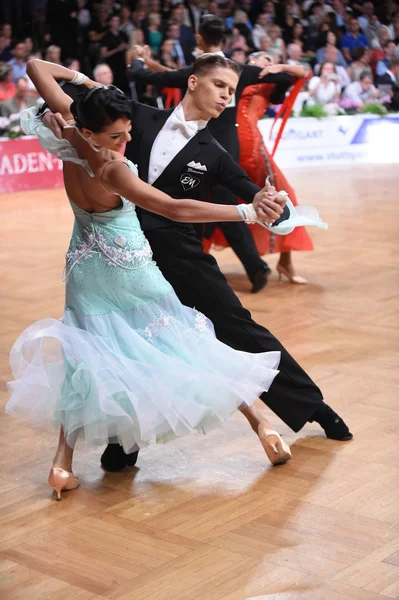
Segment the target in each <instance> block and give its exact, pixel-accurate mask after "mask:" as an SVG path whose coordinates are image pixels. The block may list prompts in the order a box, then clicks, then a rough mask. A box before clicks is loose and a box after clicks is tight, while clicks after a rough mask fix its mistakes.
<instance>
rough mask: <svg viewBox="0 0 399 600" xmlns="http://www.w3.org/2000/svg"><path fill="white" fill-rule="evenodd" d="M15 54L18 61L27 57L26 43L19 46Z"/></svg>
mask: <svg viewBox="0 0 399 600" xmlns="http://www.w3.org/2000/svg"><path fill="white" fill-rule="evenodd" d="M13 54H14V56H15V58H17V59H18V60H23V59H24V58H25V56H26V46H25V44H24V43H22V42H21V43H20V44H17V45H16V46H15V48H14V51H13Z"/></svg>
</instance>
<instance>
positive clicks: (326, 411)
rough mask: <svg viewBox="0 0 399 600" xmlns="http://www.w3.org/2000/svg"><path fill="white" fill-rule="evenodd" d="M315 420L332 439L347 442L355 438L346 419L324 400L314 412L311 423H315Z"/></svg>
mask: <svg viewBox="0 0 399 600" xmlns="http://www.w3.org/2000/svg"><path fill="white" fill-rule="evenodd" d="M313 421H316V423H318V424H319V425H320V426H321V427H322V428H323V429H324V431H325V432H326V436H327V437H328V438H330V439H331V440H339V441H341V442H347V441H349V440H351V439H352V438H353V435H352V434H351V432H350V431H349V427H348V426H347V424H346V423H345V421H343V420H342V419H341V417H340V416H339V415H337V413H336V412H334V411H333V409H332V408H330V406H328V405H327V404H324V402H323V404H322V406H321V407H320V408H319V409H318V410H317V411H316V412H315V413H314V415H313V418H312V419H311V420H310V423H313Z"/></svg>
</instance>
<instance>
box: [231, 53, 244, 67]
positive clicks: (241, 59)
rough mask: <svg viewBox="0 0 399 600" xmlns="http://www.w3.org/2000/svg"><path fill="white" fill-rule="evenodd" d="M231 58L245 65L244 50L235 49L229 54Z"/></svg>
mask: <svg viewBox="0 0 399 600" xmlns="http://www.w3.org/2000/svg"><path fill="white" fill-rule="evenodd" d="M231 60H234V62H236V63H238V64H239V65H245V63H246V62H247V59H246V56H245V52H244V50H235V52H233V53H232V55H231Z"/></svg>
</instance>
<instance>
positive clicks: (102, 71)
mask: <svg viewBox="0 0 399 600" xmlns="http://www.w3.org/2000/svg"><path fill="white" fill-rule="evenodd" d="M94 79H95V80H96V81H97V83H101V85H107V86H108V85H112V82H113V80H114V75H113V73H112V71H111V69H110V68H109V66H108V65H102V66H101V67H99V68H98V69H97V70H96V74H95V77H94Z"/></svg>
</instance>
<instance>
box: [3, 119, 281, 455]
mask: <svg viewBox="0 0 399 600" xmlns="http://www.w3.org/2000/svg"><path fill="white" fill-rule="evenodd" d="M34 115H35V109H34V111H33V112H32V111H26V112H25V117H24V119H23V127H24V129H25V131H26V132H27V133H30V134H35V135H37V136H38V137H39V140H40V142H41V143H42V145H43V146H44V147H45V148H46V149H48V150H49V151H51V152H53V153H54V154H56V155H57V156H58V157H59V158H62V159H63V160H72V161H74V162H77V163H81V164H82V168H87V169H88V165H87V163H86V164H85V161H82V160H81V159H79V158H77V156H76V152H75V150H74V149H73V148H72V146H71V145H70V144H69V142H66V140H56V138H55V137H54V136H53V135H52V134H51V132H50V131H49V130H48V129H46V128H45V127H43V126H42V125H41V124H40V122H39V121H37V120H36V119H35V118H34ZM127 164H128V166H129V168H130V169H131V170H132V171H133V172H134V173H135V174H137V170H136V167H135V166H134V165H133V164H132V163H130V162H129V161H127ZM71 207H72V210H73V212H74V215H75V223H74V228H73V233H72V239H71V242H70V245H69V249H68V251H67V254H66V268H65V278H66V296H65V311H64V315H63V317H62V318H61V319H60V320H56V319H43V320H40V321H37V322H36V323H33V325H31V326H30V327H28V328H27V329H26V330H25V331H24V332H23V333H22V334H21V335H20V336H19V338H18V339H17V341H16V342H15V344H14V346H13V348H12V351H11V355H10V362H11V367H12V372H13V377H14V380H13V381H12V382H10V383H9V387H10V390H11V398H10V400H9V402H8V404H7V407H6V411H7V412H8V413H9V414H11V415H14V416H19V417H22V418H27V419H29V420H31V421H33V422H35V423H38V424H44V423H45V422H46V421H48V420H49V421H52V422H53V423H54V424H56V425H57V426H60V425H62V426H63V428H64V432H65V435H66V438H67V440H70V442H72V441H73V440H74V439H75V438H76V436H77V435H78V434H80V435H82V436H83V437H84V438H85V439H86V440H87V441H89V442H92V443H97V444H106V443H107V442H108V439H109V438H118V439H119V441H120V443H121V444H122V445H123V448H124V450H125V451H126V452H129V451H130V450H131V449H132V448H134V447H135V446H136V445H138V446H140V447H143V446H146V445H148V444H151V443H155V442H164V441H168V440H169V439H172V438H175V437H179V436H183V435H186V434H188V433H190V432H192V431H194V430H197V431H201V432H206V431H208V430H209V429H210V428H212V427H213V426H215V425H217V424H220V423H223V422H224V421H226V419H227V418H228V417H229V416H230V415H231V414H232V413H233V412H234V411H235V410H236V409H237V408H238V407H239V406H240V405H242V404H243V405H247V406H249V405H251V404H252V403H253V402H254V401H255V399H256V397H257V396H258V395H259V394H260V393H261V392H263V391H265V390H268V389H269V387H270V385H271V383H272V382H273V379H274V378H275V377H276V375H277V374H278V370H277V368H278V364H279V360H280V353H279V352H265V353H261V354H249V353H246V352H240V351H237V350H233V349H232V348H230V347H229V346H226V345H225V344H223V343H221V342H220V341H218V340H217V339H216V337H215V334H214V330H213V326H212V323H211V322H210V321H209V320H208V319H207V318H206V317H205V316H204V315H203V314H201V313H200V312H197V311H196V310H193V309H191V308H188V307H186V306H184V305H182V304H181V302H180V301H179V299H178V298H177V296H176V294H175V292H174V290H173V288H172V287H171V285H170V284H169V283H168V282H167V281H166V279H165V278H164V277H163V275H162V273H161V271H160V270H159V269H158V267H157V265H156V264H155V262H154V261H153V260H152V253H151V248H150V246H149V243H148V241H147V239H146V237H145V235H144V233H143V231H142V230H141V227H140V223H139V221H138V219H137V216H136V211H135V206H134V204H132V203H131V202H129V201H128V200H125V199H124V198H121V205H120V206H119V207H118V208H116V209H113V210H110V211H107V212H103V213H88V212H86V211H84V210H82V209H81V208H79V207H78V206H76V205H75V204H74V203H73V202H71ZM165 252H167V248H165Z"/></svg>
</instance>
